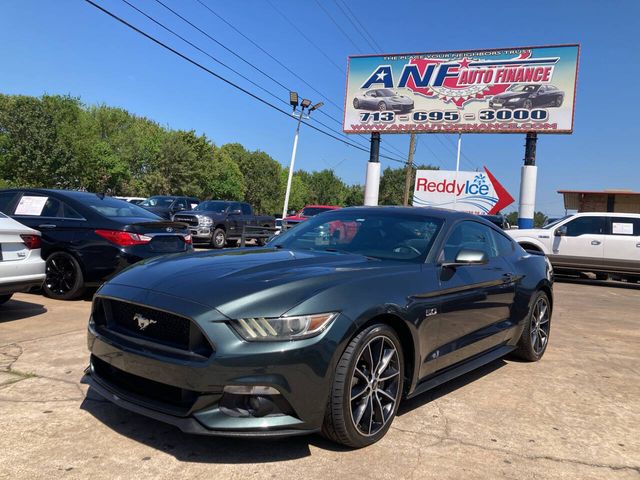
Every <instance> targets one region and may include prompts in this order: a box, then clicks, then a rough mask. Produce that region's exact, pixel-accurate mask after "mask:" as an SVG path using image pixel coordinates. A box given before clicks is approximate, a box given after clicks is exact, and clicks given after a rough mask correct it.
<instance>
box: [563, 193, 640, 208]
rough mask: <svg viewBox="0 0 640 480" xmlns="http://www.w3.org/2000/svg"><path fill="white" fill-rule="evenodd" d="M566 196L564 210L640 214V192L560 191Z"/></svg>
mask: <svg viewBox="0 0 640 480" xmlns="http://www.w3.org/2000/svg"><path fill="white" fill-rule="evenodd" d="M558 193H560V194H562V195H563V196H564V208H565V209H566V210H577V211H578V212H619V213H640V192H632V191H630V190H604V191H602V192H593V191H583V190H558Z"/></svg>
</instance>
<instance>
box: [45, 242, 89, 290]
mask: <svg viewBox="0 0 640 480" xmlns="http://www.w3.org/2000/svg"><path fill="white" fill-rule="evenodd" d="M42 289H43V290H44V294H45V295H46V296H47V297H49V298H54V299H56V300H73V299H74V298H78V297H80V296H81V295H82V294H83V293H84V292H85V290H86V288H85V286H84V276H83V274H82V268H80V264H79V263H78V261H77V260H76V259H75V257H74V256H73V255H70V254H68V253H66V252H55V253H52V254H51V255H49V257H47V262H46V278H45V280H44V284H43V285H42Z"/></svg>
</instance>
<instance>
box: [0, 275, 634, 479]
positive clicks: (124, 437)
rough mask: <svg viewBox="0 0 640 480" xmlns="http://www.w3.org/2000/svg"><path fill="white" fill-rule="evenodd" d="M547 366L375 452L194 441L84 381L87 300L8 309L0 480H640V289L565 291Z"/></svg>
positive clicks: (489, 380)
mask: <svg viewBox="0 0 640 480" xmlns="http://www.w3.org/2000/svg"><path fill="white" fill-rule="evenodd" d="M555 297H556V305H555V311H554V315H553V323H552V330H551V340H550V346H549V349H548V350H547V353H546V355H545V357H544V359H543V360H542V361H541V362H540V363H538V364H527V363H521V362H518V361H515V360H513V359H506V360H499V361H496V362H493V363H492V364H490V365H488V366H486V367H485V368H483V369H481V370H480V371H477V372H473V373H471V374H469V375H466V376H464V377H462V378H460V379H458V380H455V381H453V382H451V383H449V384H446V385H444V386H442V387H440V388H438V389H436V390H434V391H431V392H428V393H426V394H424V395H422V396H420V397H418V398H416V399H413V400H411V401H409V402H406V403H405V404H404V405H403V406H402V407H401V411H400V414H399V416H398V418H397V419H396V420H395V422H394V424H393V426H392V428H391V430H390V432H389V433H388V435H387V436H386V437H385V438H384V439H383V440H382V441H381V442H379V443H378V444H376V445H373V446H371V447H369V448H366V449H364V450H358V451H349V450H344V449H341V448H338V447H336V446H335V445H333V444H331V443H329V442H327V441H325V440H324V439H322V438H321V437H319V436H308V437H297V438H291V439H285V440H277V441H276V440H269V441H258V440H233V439H219V438H201V437H194V436H189V435H185V434H182V433H181V432H180V431H178V430H177V429H174V428H173V427H169V426H166V425H164V424H161V423H158V422H156V421H153V420H150V419H147V418H144V417H141V416H138V415H136V414H132V413H129V412H127V411H124V410H121V409H119V408H118V407H115V406H113V405H111V404H110V403H107V402H105V401H103V400H101V399H100V397H97V396H96V395H95V394H92V393H91V392H89V394H88V395H87V386H86V385H83V384H82V377H83V370H84V368H85V367H86V366H87V362H88V352H87V348H86V341H85V325H86V321H87V318H88V313H89V308H90V299H86V300H81V301H76V302H59V301H54V300H49V299H46V298H44V297H42V296H39V295H31V294H29V295H27V294H20V295H16V296H15V297H14V300H12V301H10V302H9V303H7V304H6V305H5V306H4V307H2V308H1V309H0V432H2V433H1V434H0V478H11V479H15V478H20V479H24V478H46V479H50V478H83V479H84V478H92V479H99V478H109V479H115V478H123V479H131V478H154V479H156V478H171V479H181V478H185V479H190V480H195V479H198V478H208V479H212V478H219V479H230V478H243V479H245V478H305V479H307V478H327V477H328V476H329V475H330V476H331V477H332V478H335V479H343V478H393V479H399V478H402V479H404V478H413V477H415V478H420V479H424V478H438V479H443V478H450V479H462V478H487V479H493V478H514V479H534V478H536V479H540V478H571V479H603V478H616V479H618V478H620V479H626V478H634V479H637V478H640V328H639V327H640V289H639V288H636V287H631V286H626V285H624V284H619V285H617V286H616V285H612V284H604V283H598V282H578V283H557V284H556V290H555Z"/></svg>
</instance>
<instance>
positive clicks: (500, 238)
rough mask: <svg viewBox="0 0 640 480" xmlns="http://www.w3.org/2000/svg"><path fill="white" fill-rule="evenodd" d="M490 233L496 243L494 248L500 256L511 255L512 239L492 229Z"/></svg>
mask: <svg viewBox="0 0 640 480" xmlns="http://www.w3.org/2000/svg"><path fill="white" fill-rule="evenodd" d="M491 233H492V234H493V240H494V241H495V243H496V248H497V249H498V253H499V254H500V256H504V257H506V256H508V255H511V254H512V253H513V241H512V240H511V239H509V238H507V237H505V236H504V235H502V234H501V233H498V232H496V231H494V230H492V231H491Z"/></svg>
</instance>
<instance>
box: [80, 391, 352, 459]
mask: <svg viewBox="0 0 640 480" xmlns="http://www.w3.org/2000/svg"><path fill="white" fill-rule="evenodd" d="M80 408H81V409H82V410H84V411H86V412H88V413H90V414H91V415H92V416H93V417H95V418H96V419H97V420H98V421H100V422H102V423H103V424H105V425H107V426H108V427H109V428H111V429H112V430H113V431H115V432H116V433H118V434H120V435H123V436H125V437H128V438H130V439H131V440H134V441H136V442H140V443H143V444H145V445H147V446H149V447H151V448H154V449H156V450H159V451H162V452H163V453H166V454H168V455H172V456H173V457H175V459H176V460H179V461H181V462H199V463H219V464H227V463H228V464H242V463H270V462H280V461H283V460H294V459H298V458H304V457H308V456H310V455H311V450H310V448H309V447H310V445H313V446H315V447H317V448H321V449H323V450H332V451H343V450H344V451H347V450H348V449H347V448H343V447H341V446H340V445H336V444H334V443H332V442H330V441H328V440H326V439H324V438H323V437H321V436H320V435H317V434H314V435H304V436H295V437H286V438H279V439H276V438H233V437H214V436H211V437H209V436H205V435H192V434H186V433H183V432H182V431H180V430H179V429H178V428H177V427H174V426H171V425H167V424H165V423H162V422H159V421H157V420H154V419H151V418H148V417H145V416H143V415H139V414H137V413H133V412H130V411H128V410H125V409H123V408H120V407H118V406H116V405H114V404H112V403H111V402H109V401H108V400H105V399H103V398H102V397H101V396H100V395H98V394H97V393H96V392H95V391H93V390H92V389H91V388H89V391H88V392H87V396H86V398H85V399H84V400H83V401H82V404H81V405H80ZM146 459H147V460H148V458H146ZM142 460H145V458H142Z"/></svg>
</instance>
